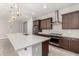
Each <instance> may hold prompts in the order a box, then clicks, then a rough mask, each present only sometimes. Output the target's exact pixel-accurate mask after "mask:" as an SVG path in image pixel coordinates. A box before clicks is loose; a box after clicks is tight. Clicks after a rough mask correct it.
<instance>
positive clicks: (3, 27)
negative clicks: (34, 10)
mask: <svg viewBox="0 0 79 59" xmlns="http://www.w3.org/2000/svg"><path fill="white" fill-rule="evenodd" d="M21 32H22V22H21V21H16V22H14V23H8V21H6V20H5V19H0V39H4V38H7V36H6V34H7V33H21Z"/></svg>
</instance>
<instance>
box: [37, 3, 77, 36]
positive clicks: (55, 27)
mask: <svg viewBox="0 0 79 59" xmlns="http://www.w3.org/2000/svg"><path fill="white" fill-rule="evenodd" d="M77 10H79V4H77V5H72V6H68V7H67V8H64V9H61V10H59V14H60V15H59V20H60V21H62V16H61V15H62V14H65V13H69V12H73V11H77ZM47 17H53V20H55V12H52V13H49V14H47V15H44V16H41V17H38V18H37V19H43V18H47ZM42 33H63V34H64V35H79V29H70V30H69V29H67V30H63V29H62V24H58V25H57V24H53V29H52V30H43V32H42Z"/></svg>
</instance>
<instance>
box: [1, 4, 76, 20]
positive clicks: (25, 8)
mask: <svg viewBox="0 0 79 59" xmlns="http://www.w3.org/2000/svg"><path fill="white" fill-rule="evenodd" d="M74 4H75V3H18V4H17V5H18V7H19V8H20V13H21V16H20V17H18V18H19V19H22V18H25V17H26V16H27V17H28V16H30V17H40V16H43V15H45V14H48V13H51V12H52V11H55V10H59V9H62V8H65V7H68V6H70V5H74ZM12 5H13V4H11V3H9V4H8V3H4V4H3V3H2V4H1V3H0V17H2V16H1V15H3V16H8V15H9V16H10V14H9V10H10V8H9V7H10V6H12ZM46 7H47V8H46Z"/></svg>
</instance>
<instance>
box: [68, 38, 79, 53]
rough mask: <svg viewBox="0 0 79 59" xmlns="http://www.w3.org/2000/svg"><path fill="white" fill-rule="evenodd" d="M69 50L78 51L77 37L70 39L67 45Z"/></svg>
mask: <svg viewBox="0 0 79 59" xmlns="http://www.w3.org/2000/svg"><path fill="white" fill-rule="evenodd" d="M69 49H70V51H73V52H76V53H79V39H74V38H71V39H70V45H69Z"/></svg>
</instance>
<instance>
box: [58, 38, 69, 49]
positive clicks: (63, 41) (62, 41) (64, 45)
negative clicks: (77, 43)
mask: <svg viewBox="0 0 79 59" xmlns="http://www.w3.org/2000/svg"><path fill="white" fill-rule="evenodd" d="M59 45H60V47H62V48H64V49H67V50H69V39H68V38H61V39H60V40H59Z"/></svg>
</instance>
